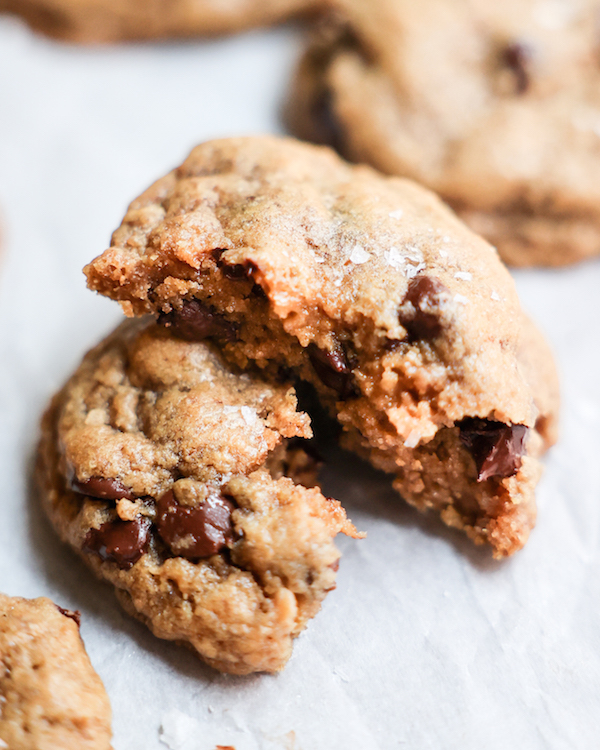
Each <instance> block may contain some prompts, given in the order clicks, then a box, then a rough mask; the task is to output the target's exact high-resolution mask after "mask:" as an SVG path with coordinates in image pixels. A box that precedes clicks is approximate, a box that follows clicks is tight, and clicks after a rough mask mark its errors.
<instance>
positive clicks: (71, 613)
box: [54, 604, 81, 628]
mask: <svg viewBox="0 0 600 750" xmlns="http://www.w3.org/2000/svg"><path fill="white" fill-rule="evenodd" d="M54 606H55V607H56V609H57V610H58V611H59V612H60V613H61V615H64V616H65V617H69V618H70V619H71V620H75V622H76V623H77V627H78V628H79V627H81V612H80V611H79V610H78V609H63V608H62V607H59V606H58V604H55V605H54Z"/></svg>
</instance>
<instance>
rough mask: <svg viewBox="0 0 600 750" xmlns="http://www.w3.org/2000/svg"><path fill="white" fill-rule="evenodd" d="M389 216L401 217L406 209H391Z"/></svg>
mask: <svg viewBox="0 0 600 750" xmlns="http://www.w3.org/2000/svg"><path fill="white" fill-rule="evenodd" d="M388 216H389V217H390V219H401V218H402V217H403V216H404V211H403V210H402V209H401V208H398V209H396V211H390V213H389V214H388Z"/></svg>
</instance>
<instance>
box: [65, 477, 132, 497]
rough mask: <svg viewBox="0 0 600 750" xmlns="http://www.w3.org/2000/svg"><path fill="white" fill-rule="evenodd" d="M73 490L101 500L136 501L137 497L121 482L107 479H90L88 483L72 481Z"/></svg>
mask: <svg viewBox="0 0 600 750" xmlns="http://www.w3.org/2000/svg"><path fill="white" fill-rule="evenodd" d="M71 489H72V490H75V492H79V493H81V494H82V495H88V497H97V498H100V499H101V500H123V499H124V500H135V495H134V494H133V492H132V491H131V490H130V489H129V487H125V485H124V484H123V483H122V482H121V481H120V480H119V479H114V478H110V479H107V478H105V477H90V479H88V480H87V482H79V481H78V480H77V479H75V478H73V479H71Z"/></svg>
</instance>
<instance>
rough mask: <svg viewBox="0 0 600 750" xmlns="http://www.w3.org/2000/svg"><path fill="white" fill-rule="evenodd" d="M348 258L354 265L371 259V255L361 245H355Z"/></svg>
mask: <svg viewBox="0 0 600 750" xmlns="http://www.w3.org/2000/svg"><path fill="white" fill-rule="evenodd" d="M350 260H351V261H352V263H356V265H361V264H362V263H366V262H367V261H368V260H371V255H370V254H369V253H368V252H367V251H366V250H365V249H364V247H362V246H361V245H355V246H354V247H353V248H352V252H351V253H350Z"/></svg>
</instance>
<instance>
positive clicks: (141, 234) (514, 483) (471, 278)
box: [85, 137, 558, 556]
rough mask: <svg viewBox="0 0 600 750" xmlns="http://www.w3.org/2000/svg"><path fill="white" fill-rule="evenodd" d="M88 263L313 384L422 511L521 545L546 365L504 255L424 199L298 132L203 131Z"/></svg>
mask: <svg viewBox="0 0 600 750" xmlns="http://www.w3.org/2000/svg"><path fill="white" fill-rule="evenodd" d="M85 271H86V274H87V277H88V285H89V286H90V288H92V289H95V290H97V291H99V292H101V293H102V294H105V295H107V296H109V297H111V298H113V299H116V300H119V301H120V302H121V304H122V306H123V309H124V310H125V312H126V313H127V314H128V315H140V314H144V313H148V312H152V313H154V314H156V315H157V316H158V321H159V323H162V324H163V325H165V326H168V327H169V330H171V331H173V332H174V333H177V331H178V330H186V327H187V333H188V335H192V336H195V337H196V338H198V339H203V338H206V337H208V338H214V339H215V340H216V341H218V342H219V345H220V346H221V348H222V351H223V352H224V354H225V355H226V356H227V357H228V358H229V359H230V360H231V361H233V362H236V363H237V364H238V365H239V366H242V367H245V366H246V365H247V363H248V362H249V361H253V362H255V363H257V364H258V365H259V366H260V367H261V368H264V370H265V371H266V372H269V373H271V376H272V377H275V375H276V373H278V372H281V371H283V372H289V371H292V372H294V373H295V374H296V375H297V376H299V377H301V378H302V379H304V380H306V381H308V382H309V383H311V384H312V385H313V386H314V387H315V388H316V390H317V391H318V393H319V394H320V397H321V399H322V400H323V401H324V402H325V403H326V404H327V405H328V406H329V408H330V410H331V411H332V412H333V413H335V414H336V416H337V418H338V420H339V421H340V422H341V423H342V425H343V427H344V429H345V431H346V433H347V437H346V441H347V443H348V444H349V445H350V446H351V447H352V448H353V449H355V450H357V451H359V452H360V453H361V454H363V455H365V456H367V457H369V459H370V460H371V461H372V462H373V463H374V464H375V465H376V466H378V467H381V468H383V469H385V470H386V471H389V472H391V473H393V474H394V475H395V477H396V479H395V485H396V487H397V489H398V490H399V492H400V493H401V494H402V495H403V496H404V497H405V499H406V500H408V501H409V502H410V503H412V504H413V505H415V506H416V507H418V508H420V509H422V510H425V509H434V510H436V511H437V512H439V513H440V514H441V516H442V518H443V519H444V521H445V522H446V523H448V524H450V525H452V526H457V527H460V528H463V529H464V530H465V531H466V532H467V533H468V534H469V536H470V537H471V538H472V539H474V540H475V541H476V542H478V543H482V542H487V543H489V544H491V546H492V547H493V549H494V554H495V555H496V556H503V555H507V554H511V553H512V552H514V551H515V550H517V549H519V548H520V547H521V546H522V545H523V544H524V543H525V541H526V539H527V537H528V534H529V531H530V529H531V528H532V526H533V524H534V520H535V498H534V487H535V485H536V483H537V480H538V477H539V474H540V470H541V465H540V462H539V460H538V459H539V456H540V454H541V453H543V451H544V450H545V449H546V448H547V447H548V446H549V445H550V444H551V443H552V442H553V441H554V439H555V434H556V415H557V404H558V387H557V381H556V373H555V369H554V364H553V361H552V356H551V354H550V352H549V351H548V348H547V346H546V344H545V342H544V341H543V339H542V337H541V336H540V334H539V333H538V332H537V331H536V330H535V329H534V328H533V326H532V324H531V323H530V322H529V321H528V320H527V318H526V317H525V316H524V314H523V312H522V310H521V308H520V305H519V301H518V299H517V295H516V291H515V287H514V284H513V281H512V279H511V278H510V275H509V274H508V272H507V271H506V269H505V267H504V266H503V265H502V263H501V262H500V260H499V259H498V255H497V253H496V251H495V250H494V248H492V247H491V246H490V245H488V244H487V243H486V242H485V241H484V240H482V239H480V238H479V237H477V236H476V235H475V234H473V233H472V232H471V231H470V230H469V229H467V227H466V226H465V225H464V224H462V222H460V221H459V220H458V219H457V218H456V216H455V215H454V214H453V213H452V212H451V211H450V210H449V209H447V208H446V207H445V206H444V205H443V204H442V203H441V202H440V201H439V200H438V199H437V198H436V197H435V196H434V195H433V194H432V193H430V192H428V191H427V190H425V189H423V188H420V187H419V186H417V185H416V184H414V183H412V182H410V181H408V180H403V179H399V178H388V177H383V176H381V175H379V174H377V173H376V172H374V171H373V170H371V169H370V168H368V167H353V166H350V165H349V164H347V163H345V162H343V161H342V160H341V159H339V158H338V157H337V156H336V155H335V154H334V153H333V152H331V151H330V150H329V149H325V148H319V147H315V146H310V145H307V144H301V143H299V142H296V141H293V140H291V139H277V138H272V137H263V138H235V139H225V140H220V141H211V142H208V143H205V144H203V145H201V146H198V147H197V148H196V149H194V151H192V153H191V154H190V156H189V157H188V158H187V159H186V161H185V162H184V163H183V164H182V165H181V166H180V167H179V168H177V169H176V170H174V171H173V172H171V173H170V174H168V175H167V176H166V177H164V178H162V179H160V180H158V182H156V183H155V184H154V185H153V186H152V187H151V188H149V189H148V190H147V191H146V192H145V193H143V194H142V195H141V196H140V197H139V198H138V199H137V200H135V201H134V202H133V203H132V204H131V206H130V207H129V211H128V212H127V215H126V216H125V219H124V221H123V224H122V225H121V227H120V228H119V229H117V231H116V232H115V233H114V235H113V244H112V246H111V247H110V248H109V249H108V250H107V251H106V252H105V253H103V254H102V255H101V256H100V257H98V258H96V260H94V261H93V262H92V263H91V264H89V265H88V266H87V268H86V269H85ZM190 326H192V328H193V329H194V330H193V331H192V330H191V329H190V328H189V327H190ZM540 381H542V382H543V387H539V382H540Z"/></svg>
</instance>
